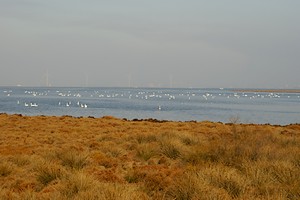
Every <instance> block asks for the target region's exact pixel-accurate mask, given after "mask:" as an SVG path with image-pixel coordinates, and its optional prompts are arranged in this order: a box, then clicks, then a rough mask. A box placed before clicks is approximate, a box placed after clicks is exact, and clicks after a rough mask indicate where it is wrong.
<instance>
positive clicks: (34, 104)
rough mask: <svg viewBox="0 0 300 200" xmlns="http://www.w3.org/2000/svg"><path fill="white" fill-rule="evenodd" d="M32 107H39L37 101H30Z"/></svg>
mask: <svg viewBox="0 0 300 200" xmlns="http://www.w3.org/2000/svg"><path fill="white" fill-rule="evenodd" d="M30 106H31V107H38V105H37V104H36V103H30Z"/></svg>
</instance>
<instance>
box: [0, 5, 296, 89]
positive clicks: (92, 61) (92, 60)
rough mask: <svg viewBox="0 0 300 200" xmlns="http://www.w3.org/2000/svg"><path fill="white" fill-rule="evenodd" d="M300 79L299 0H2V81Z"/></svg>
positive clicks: (202, 83) (276, 84)
mask: <svg viewBox="0 0 300 200" xmlns="http://www.w3.org/2000/svg"><path fill="white" fill-rule="evenodd" d="M47 71H48V77H49V83H50V84H51V85H52V86H85V85H86V84H87V85H88V86H99V87H102V86H125V87H127V86H129V85H131V86H138V87H144V86H146V87H148V86H150V87H169V86H170V85H171V82H172V84H173V86H174V87H200V88H203V87H260V88H266V87H267V88H285V87H293V88H300V1H299V0H251V1H242V0H219V1H207V0H185V1H183V0H151V1H149V0H0V85H17V84H21V85H24V86H45V85H46V74H47Z"/></svg>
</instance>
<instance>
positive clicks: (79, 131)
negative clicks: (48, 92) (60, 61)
mask: <svg viewBox="0 0 300 200" xmlns="http://www.w3.org/2000/svg"><path fill="white" fill-rule="evenodd" d="M299 174H300V125H297V124H294V125H288V126H271V125H254V124H237V123H236V122H234V123H231V124H222V123H212V122H160V121H155V120H152V121H151V120H148V121H147V120H144V121H127V120H121V119H116V118H114V117H103V118H99V119H96V118H74V117H69V116H63V117H45V116H36V117H25V116H20V115H7V114H0V199H28V200H35V199H111V200H112V199H120V200H121V199H125V200H126V199H182V200H188V199H300V176H299Z"/></svg>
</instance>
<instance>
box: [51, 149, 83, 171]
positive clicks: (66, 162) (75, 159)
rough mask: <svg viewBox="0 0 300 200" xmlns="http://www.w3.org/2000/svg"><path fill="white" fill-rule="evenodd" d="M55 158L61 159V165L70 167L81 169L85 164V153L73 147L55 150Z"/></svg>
mask: <svg viewBox="0 0 300 200" xmlns="http://www.w3.org/2000/svg"><path fill="white" fill-rule="evenodd" d="M56 155H57V158H59V159H60V160H61V163H62V165H63V166H67V167H70V168H72V169H82V168H83V167H84V166H85V165H86V164H87V158H88V154H87V153H82V152H79V151H76V150H73V149H70V150H64V151H61V152H57V154H56Z"/></svg>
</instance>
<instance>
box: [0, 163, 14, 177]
mask: <svg viewBox="0 0 300 200" xmlns="http://www.w3.org/2000/svg"><path fill="white" fill-rule="evenodd" d="M12 171H13V165H12V164H11V163H9V162H6V161H1V162H0V177H6V176H8V175H9V174H11V173H12Z"/></svg>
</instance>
